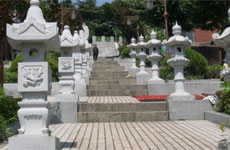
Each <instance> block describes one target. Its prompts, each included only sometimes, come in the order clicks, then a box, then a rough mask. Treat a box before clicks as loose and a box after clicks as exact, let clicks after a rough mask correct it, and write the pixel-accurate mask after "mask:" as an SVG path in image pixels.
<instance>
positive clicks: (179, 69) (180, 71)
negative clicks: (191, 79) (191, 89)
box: [168, 56, 195, 100]
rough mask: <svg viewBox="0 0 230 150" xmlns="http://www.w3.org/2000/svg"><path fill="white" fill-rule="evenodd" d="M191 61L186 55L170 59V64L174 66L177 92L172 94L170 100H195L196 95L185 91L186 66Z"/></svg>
mask: <svg viewBox="0 0 230 150" xmlns="http://www.w3.org/2000/svg"><path fill="white" fill-rule="evenodd" d="M188 63H189V60H188V59H187V58H185V57H180V56H178V57H174V58H171V59H169V60H168V64H169V65H170V66H172V67H173V68H174V75H175V78H174V82H175V92H174V93H172V94H170V96H169V97H168V100H194V99H195V97H194V96H193V95H191V94H190V93H188V92H186V91H185V88H184V81H185V78H184V67H185V66H186V65H187V64H188Z"/></svg>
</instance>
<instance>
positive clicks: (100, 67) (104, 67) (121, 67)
mask: <svg viewBox="0 0 230 150" xmlns="http://www.w3.org/2000/svg"><path fill="white" fill-rule="evenodd" d="M92 69H93V70H100V69H103V70H105V69H110V70H118V69H120V70H124V69H125V67H123V66H116V67H106V66H103V65H101V66H99V67H95V66H93V67H92Z"/></svg>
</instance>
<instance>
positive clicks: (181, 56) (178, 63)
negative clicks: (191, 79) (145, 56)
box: [163, 22, 194, 100]
mask: <svg viewBox="0 0 230 150" xmlns="http://www.w3.org/2000/svg"><path fill="white" fill-rule="evenodd" d="M181 30H182V29H181V27H180V26H179V25H178V24H177V22H176V25H175V26H173V28H172V31H173V35H174V36H172V37H170V38H169V40H168V41H164V42H163V44H164V45H166V46H167V47H169V48H171V50H172V52H171V57H172V58H170V59H169V60H168V64H169V65H170V66H171V67H173V69H174V75H175V78H174V82H175V92H174V93H172V94H170V96H169V97H168V100H193V99H194V96H193V95H191V94H189V93H188V92H186V91H185V89H184V80H185V78H184V67H185V66H186V65H187V64H188V63H189V60H188V59H187V58H186V57H185V46H189V45H191V41H190V40H189V38H188V37H184V36H182V35H181Z"/></svg>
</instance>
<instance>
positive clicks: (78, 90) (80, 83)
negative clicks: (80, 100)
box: [74, 78, 86, 96]
mask: <svg viewBox="0 0 230 150" xmlns="http://www.w3.org/2000/svg"><path fill="white" fill-rule="evenodd" d="M74 91H75V94H77V95H79V96H86V83H85V80H84V79H82V78H81V79H78V80H75V88H74Z"/></svg>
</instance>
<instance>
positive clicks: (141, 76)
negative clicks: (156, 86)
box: [136, 72, 151, 85]
mask: <svg viewBox="0 0 230 150" xmlns="http://www.w3.org/2000/svg"><path fill="white" fill-rule="evenodd" d="M150 78H151V74H149V73H147V72H143V73H142V72H141V73H140V72H139V73H137V74H136V80H137V84H139V85H146V84H147V82H148V80H149V79H150Z"/></svg>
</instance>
